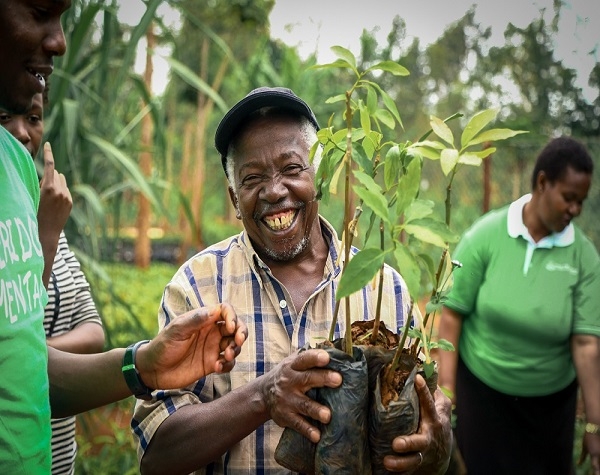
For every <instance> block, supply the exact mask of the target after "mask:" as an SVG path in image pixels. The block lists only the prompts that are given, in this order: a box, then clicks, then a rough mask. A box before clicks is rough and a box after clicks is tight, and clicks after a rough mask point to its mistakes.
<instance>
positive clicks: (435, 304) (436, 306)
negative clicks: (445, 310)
mask: <svg viewBox="0 0 600 475" xmlns="http://www.w3.org/2000/svg"><path fill="white" fill-rule="evenodd" d="M441 308H442V303H441V302H440V301H439V300H438V301H433V300H430V301H429V302H427V303H426V304H425V312H426V313H429V314H431V313H433V312H437V311H438V310H440V309H441Z"/></svg>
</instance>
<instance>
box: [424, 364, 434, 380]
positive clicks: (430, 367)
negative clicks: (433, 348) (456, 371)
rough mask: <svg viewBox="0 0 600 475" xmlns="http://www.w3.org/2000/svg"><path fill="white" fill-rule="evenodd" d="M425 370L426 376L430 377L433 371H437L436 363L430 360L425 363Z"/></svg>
mask: <svg viewBox="0 0 600 475" xmlns="http://www.w3.org/2000/svg"><path fill="white" fill-rule="evenodd" d="M423 370H424V371H425V377H426V378H429V377H430V376H431V375H432V374H433V373H435V363H434V362H433V361H430V362H429V363H423Z"/></svg>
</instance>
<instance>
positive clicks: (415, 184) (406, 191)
mask: <svg viewBox="0 0 600 475" xmlns="http://www.w3.org/2000/svg"><path fill="white" fill-rule="evenodd" d="M420 184H421V161H420V160H419V159H416V158H415V159H413V160H412V161H411V162H410V163H409V164H408V166H407V167H406V174H405V175H403V176H402V177H401V178H400V180H399V181H398V189H397V190H396V199H397V202H396V214H397V215H398V216H401V215H402V214H403V213H404V211H405V210H406V208H407V207H408V205H409V204H410V203H411V202H412V201H413V200H414V199H415V197H416V196H417V193H418V191H419V186H420Z"/></svg>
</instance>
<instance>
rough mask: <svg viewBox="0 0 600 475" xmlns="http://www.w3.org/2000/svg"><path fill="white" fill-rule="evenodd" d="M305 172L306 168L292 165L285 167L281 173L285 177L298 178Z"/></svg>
mask: <svg viewBox="0 0 600 475" xmlns="http://www.w3.org/2000/svg"><path fill="white" fill-rule="evenodd" d="M304 170H305V168H304V167H302V166H300V165H290V166H287V167H285V168H284V169H283V171H282V172H281V174H282V175H285V176H296V175H298V174H299V173H300V172H302V171H304Z"/></svg>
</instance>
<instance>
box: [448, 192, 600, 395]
mask: <svg viewBox="0 0 600 475" xmlns="http://www.w3.org/2000/svg"><path fill="white" fill-rule="evenodd" d="M530 199H531V195H525V196H523V197H522V198H520V199H519V200H517V201H515V202H514V203H512V204H511V205H510V206H506V207H504V208H502V209H499V210H495V211H492V212H490V213H488V214H486V215H484V216H482V217H481V218H480V219H479V220H477V221H476V222H475V223H474V224H473V226H472V227H471V228H470V229H469V230H468V231H467V232H466V233H465V235H464V236H463V238H462V239H461V241H460V243H459V244H458V246H457V248H456V251H455V252H454V255H453V259H456V260H458V261H460V262H461V263H462V264H463V267H462V268H459V269H456V270H455V271H454V274H453V275H454V284H453V287H452V290H451V292H450V294H449V295H448V297H447V299H446V300H445V302H444V304H445V305H446V306H447V307H449V308H451V309H453V310H455V311H456V312H459V313H460V314H462V315H463V316H464V318H463V325H462V332H461V336H460V340H459V353H460V355H461V358H462V359H463V361H464V362H465V364H466V365H467V367H468V368H469V369H470V370H471V371H472V372H473V373H474V374H475V375H476V376H477V377H478V378H479V379H480V380H481V381H483V382H484V383H485V384H487V385H488V386H490V387H492V388H494V389H496V390H498V391H501V392H503V393H506V394H511V395H515V396H541V395H546V394H550V393H554V392H556V391H558V390H560V389H563V388H564V387H566V386H567V385H568V384H569V383H571V381H573V379H574V378H575V368H574V366H573V361H572V358H571V348H570V337H571V335H572V334H574V333H580V334H590V335H595V336H599V337H600V258H599V256H598V252H597V251H596V249H595V247H594V245H593V244H592V243H591V241H590V240H589V239H588V238H586V236H585V235H583V233H582V232H581V230H580V229H579V228H578V227H576V226H575V225H573V224H572V223H571V224H570V225H569V226H567V228H565V230H563V231H562V232H561V233H554V234H552V235H550V236H547V237H545V238H544V239H541V240H540V241H538V242H537V243H535V242H534V241H533V239H532V238H531V236H530V235H529V232H528V231H527V228H526V227H525V225H524V224H523V218H522V216H523V207H524V206H525V204H526V203H527V202H528V201H529V200H530Z"/></svg>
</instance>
